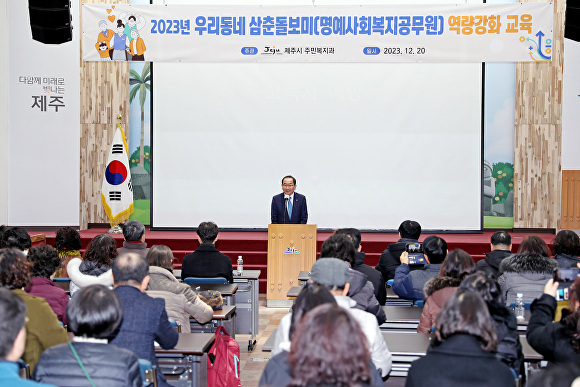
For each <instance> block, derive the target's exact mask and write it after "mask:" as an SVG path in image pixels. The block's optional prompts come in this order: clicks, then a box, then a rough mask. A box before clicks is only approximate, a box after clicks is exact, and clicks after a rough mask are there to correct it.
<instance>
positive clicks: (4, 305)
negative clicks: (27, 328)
mask: <svg viewBox="0 0 580 387" xmlns="http://www.w3.org/2000/svg"><path fill="white" fill-rule="evenodd" d="M25 321H26V304H25V303H24V301H22V299H21V298H20V297H18V295H16V294H15V293H13V292H11V291H10V290H8V289H6V288H0V332H2V334H1V335H0V360H4V359H5V358H6V356H7V355H8V354H9V353H10V351H12V347H13V346H14V341H15V340H16V337H17V336H18V333H19V332H20V330H21V329H22V327H23V326H24V323H25Z"/></svg>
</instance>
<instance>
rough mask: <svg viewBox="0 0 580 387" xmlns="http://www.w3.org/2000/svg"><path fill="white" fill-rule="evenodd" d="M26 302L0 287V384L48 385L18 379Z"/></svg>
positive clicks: (24, 334)
mask: <svg viewBox="0 0 580 387" xmlns="http://www.w3.org/2000/svg"><path fill="white" fill-rule="evenodd" d="M25 323H26V304H25V303H24V301H22V300H21V299H20V297H18V296H17V295H16V294H14V293H12V292H11V291H10V290H8V289H3V288H0V332H2V334H1V335H0V386H10V387H34V386H49V385H48V384H40V383H35V382H33V381H31V380H25V379H20V375H19V374H18V372H19V369H20V367H19V365H18V363H17V362H18V360H20V356H22V354H23V353H24V345H25V343H26V327H25Z"/></svg>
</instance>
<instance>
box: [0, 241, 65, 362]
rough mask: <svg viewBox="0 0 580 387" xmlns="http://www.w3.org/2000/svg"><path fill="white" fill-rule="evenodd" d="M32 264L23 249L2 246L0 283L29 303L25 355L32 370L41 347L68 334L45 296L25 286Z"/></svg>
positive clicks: (0, 252) (52, 343) (29, 277)
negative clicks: (37, 295) (38, 294)
mask: <svg viewBox="0 0 580 387" xmlns="http://www.w3.org/2000/svg"><path fill="white" fill-rule="evenodd" d="M31 266H32V265H31V264H30V263H28V262H26V256H25V255H24V253H23V252H22V251H20V250H18V249H13V248H4V249H2V250H0V286H2V287H5V288H8V289H10V290H12V292H14V293H15V294H17V295H18V296H19V297H20V298H21V299H22V300H23V301H24V303H25V304H26V308H27V310H26V317H27V318H28V321H27V323H26V347H25V349H24V355H23V356H22V359H23V360H24V361H25V362H26V363H27V364H29V365H30V369H31V370H33V369H34V367H35V366H36V362H37V361H38V358H39V357H40V354H41V353H42V351H44V350H45V349H47V348H49V347H52V346H53V345H57V344H62V343H66V342H67V341H68V338H67V336H66V331H65V330H64V328H63V327H62V326H61V325H60V323H59V322H58V318H57V317H56V314H54V312H53V311H52V309H51V308H50V305H48V303H47V302H46V300H45V299H44V298H40V297H34V296H31V295H30V294H28V293H26V292H25V291H24V290H23V288H24V287H25V286H26V285H28V284H30V282H31V273H30V267H31ZM2 334H3V333H2Z"/></svg>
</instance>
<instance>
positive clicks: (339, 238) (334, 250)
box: [320, 234, 387, 325]
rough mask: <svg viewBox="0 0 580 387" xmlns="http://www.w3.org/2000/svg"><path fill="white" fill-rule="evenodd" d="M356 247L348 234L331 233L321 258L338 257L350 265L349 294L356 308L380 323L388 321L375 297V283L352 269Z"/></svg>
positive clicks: (323, 245)
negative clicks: (369, 314) (372, 316)
mask: <svg viewBox="0 0 580 387" xmlns="http://www.w3.org/2000/svg"><path fill="white" fill-rule="evenodd" d="M354 256H355V249H354V244H353V243H352V241H351V239H350V238H349V237H348V236H346V235H341V234H335V235H331V236H330V237H329V238H328V239H327V240H326V241H324V243H323V244H322V247H321V249H320V258H338V259H340V260H342V261H344V262H346V264H347V265H348V267H349V269H348V278H349V279H348V282H349V284H350V287H349V289H348V296H349V297H350V298H352V299H353V300H354V301H355V302H356V308H357V309H361V310H364V311H367V312H369V313H371V314H373V315H375V317H376V318H377V322H378V323H379V325H381V324H382V323H384V322H385V321H387V317H386V316H385V311H384V310H383V308H382V307H381V305H380V304H379V301H378V300H377V298H376V297H375V289H374V287H373V284H372V283H371V282H370V281H368V280H367V276H366V275H364V274H363V273H361V272H360V271H355V270H352V269H350V267H352V265H353V264H354Z"/></svg>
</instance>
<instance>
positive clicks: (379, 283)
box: [335, 228, 387, 305]
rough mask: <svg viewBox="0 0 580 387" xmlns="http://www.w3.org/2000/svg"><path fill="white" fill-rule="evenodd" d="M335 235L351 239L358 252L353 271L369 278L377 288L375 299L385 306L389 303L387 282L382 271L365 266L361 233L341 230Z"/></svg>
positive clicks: (355, 230)
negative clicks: (342, 235)
mask: <svg viewBox="0 0 580 387" xmlns="http://www.w3.org/2000/svg"><path fill="white" fill-rule="evenodd" d="M335 234H344V235H347V236H349V237H350V239H351V240H352V242H353V243H354V248H355V250H356V255H355V257H354V264H353V265H352V269H353V270H356V271H360V272H361V273H363V274H365V275H366V276H367V279H368V280H369V281H370V282H371V283H372V284H373V286H374V287H375V297H376V298H377V301H379V304H381V305H385V303H386V302H387V288H386V287H385V280H384V279H383V275H382V274H381V272H380V271H378V270H377V269H374V268H372V267H370V266H369V265H365V264H364V261H365V253H364V252H362V246H361V235H360V231H359V230H357V229H356V228H340V229H338V230H336V232H335Z"/></svg>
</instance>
